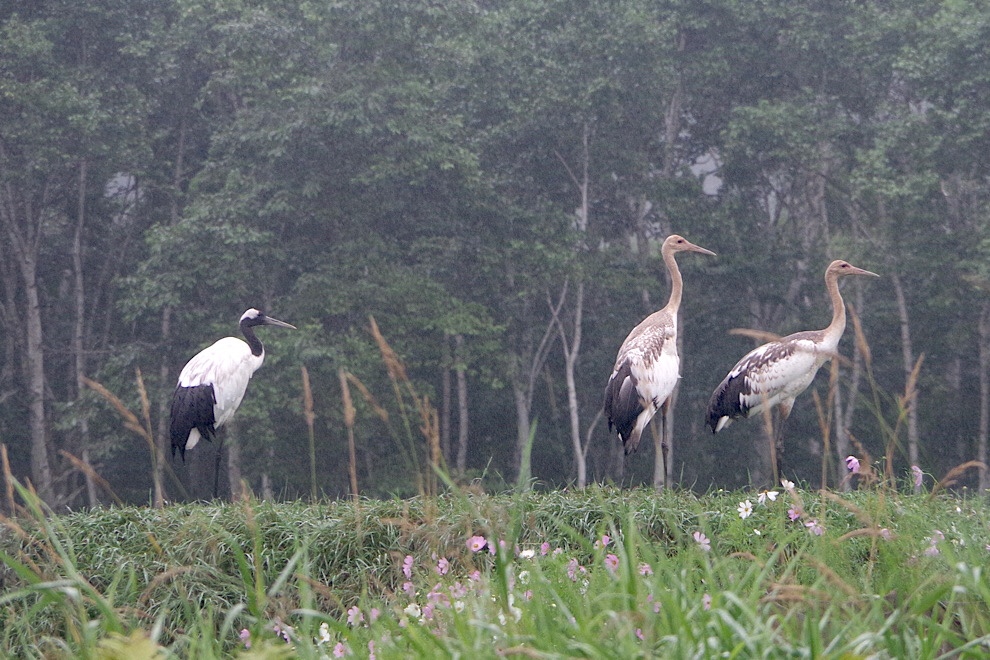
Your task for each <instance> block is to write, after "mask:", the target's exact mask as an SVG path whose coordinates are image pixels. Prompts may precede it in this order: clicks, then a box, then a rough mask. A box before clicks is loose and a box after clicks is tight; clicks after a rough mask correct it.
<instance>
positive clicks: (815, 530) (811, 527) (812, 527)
mask: <svg viewBox="0 0 990 660" xmlns="http://www.w3.org/2000/svg"><path fill="white" fill-rule="evenodd" d="M804 526H805V527H807V528H808V531H809V532H811V533H812V534H814V535H815V536H821V535H822V534H824V533H825V528H824V527H822V526H821V525H820V524H819V522H818V521H817V520H809V521H808V522H806V523H804Z"/></svg>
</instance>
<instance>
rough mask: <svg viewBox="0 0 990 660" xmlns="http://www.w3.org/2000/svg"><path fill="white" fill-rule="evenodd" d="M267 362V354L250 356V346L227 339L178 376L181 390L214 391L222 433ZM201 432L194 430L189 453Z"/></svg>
mask: <svg viewBox="0 0 990 660" xmlns="http://www.w3.org/2000/svg"><path fill="white" fill-rule="evenodd" d="M264 362H265V353H264V351H263V350H262V352H261V355H254V354H252V353H251V348H250V347H249V346H248V345H247V342H245V341H243V340H241V339H238V338H237V337H224V338H223V339H220V340H218V341H216V342H214V343H213V345H212V346H209V347H207V348H204V349H203V350H202V351H200V352H199V353H197V354H196V355H195V357H193V359H191V360H189V362H188V363H187V364H186V366H185V367H183V368H182V372H181V373H180V374H179V382H178V387H197V386H200V385H208V386H210V387H212V388H213V401H214V403H213V417H214V420H215V422H214V427H215V428H217V429H219V428H220V427H221V426H223V425H224V424H225V423H226V422H227V421H228V420H230V418H231V417H233V415H234V412H235V411H236V410H237V407H238V406H240V405H241V401H242V400H243V399H244V393H245V392H246V391H247V386H248V382H250V380H251V376H253V375H254V372H255V371H257V370H258V369H259V368H260V367H261V365H262V364H264ZM200 439H201V436H200V433H199V429H196V428H193V429H192V430H191V431H190V432H189V439H188V440H186V449H187V450H188V449H192V448H193V447H195V446H196V444H197V443H198V442H199V441H200Z"/></svg>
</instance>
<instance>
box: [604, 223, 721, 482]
mask: <svg viewBox="0 0 990 660" xmlns="http://www.w3.org/2000/svg"><path fill="white" fill-rule="evenodd" d="M677 252H700V253H701V254H708V255H711V256H715V253H714V252H712V251H711V250H706V249H705V248H703V247H699V246H697V245H695V244H694V243H691V242H690V241H688V240H687V239H685V238H682V237H681V236H678V235H677V234H674V235H672V236H668V237H667V240H665V241H664V242H663V247H662V248H660V254H661V255H662V256H663V262H664V264H666V266H667V272H668V273H670V300H669V301H668V302H667V306H666V307H664V308H663V309H661V310H659V311H656V312H654V313H652V314H650V315H649V316H647V317H646V318H645V319H643V321H642V322H641V323H640V324H639V325H637V326H636V327H635V328H633V329H632V332H630V333H629V336H628V337H626V340H625V341H624V342H622V346H621V347H619V355H618V357H616V359H615V367H614V368H613V370H612V375H611V376H609V379H608V385H606V386H605V415H606V416H607V417H608V428H609V430H610V431H611V430H612V428H613V427H614V428H615V429H616V431H617V432H618V435H619V439H620V440H621V441H622V444H623V446H624V447H625V451H626V454H629V453H631V452H634V451H636V448H637V447H638V446H639V439H640V436H641V435H642V433H643V430H644V429H645V428H646V426H647V425H648V424H649V423H650V420H651V419H653V416H654V415H655V414H656V413H657V411H660V420H661V422H662V423H663V424H666V418H667V408H668V407H669V401H670V395H671V393H672V392H673V391H674V387H675V386H676V385H677V379H678V378H680V357H678V355H677V311H678V309H679V308H680V306H681V289H682V286H683V285H682V281H681V271H680V270H679V269H678V268H677V262H676V261H675V260H674V254H676V253H677ZM661 437H663V435H662V433H661ZM662 451H663V462H664V468H665V469H666V467H667V445H666V443H662Z"/></svg>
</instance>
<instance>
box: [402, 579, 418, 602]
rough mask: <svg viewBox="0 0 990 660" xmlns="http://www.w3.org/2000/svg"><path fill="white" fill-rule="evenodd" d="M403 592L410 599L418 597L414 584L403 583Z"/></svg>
mask: <svg viewBox="0 0 990 660" xmlns="http://www.w3.org/2000/svg"><path fill="white" fill-rule="evenodd" d="M402 590H403V591H405V592H406V595H407V596H409V597H410V598H415V596H416V585H414V584H413V583H412V582H409V581H406V582H403V583H402Z"/></svg>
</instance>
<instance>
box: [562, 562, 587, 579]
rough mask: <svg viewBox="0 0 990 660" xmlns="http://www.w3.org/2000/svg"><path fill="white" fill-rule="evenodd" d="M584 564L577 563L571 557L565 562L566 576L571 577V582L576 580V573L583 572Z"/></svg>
mask: <svg viewBox="0 0 990 660" xmlns="http://www.w3.org/2000/svg"><path fill="white" fill-rule="evenodd" d="M585 572H587V571H585V568H584V566H582V565H581V564H579V563H578V560H577V559H571V560H570V561H569V562H567V577H569V578H570V579H571V582H577V576H578V573H585Z"/></svg>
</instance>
